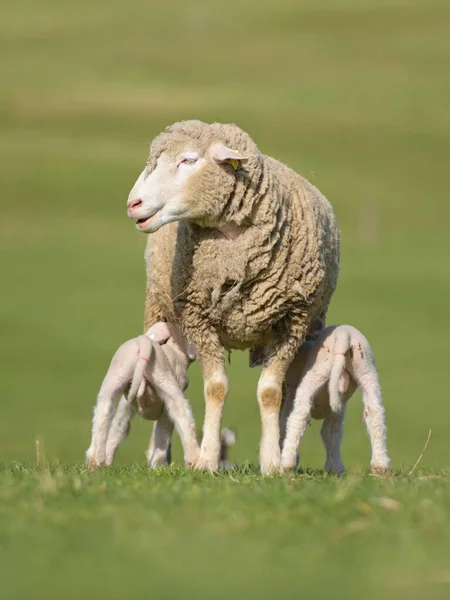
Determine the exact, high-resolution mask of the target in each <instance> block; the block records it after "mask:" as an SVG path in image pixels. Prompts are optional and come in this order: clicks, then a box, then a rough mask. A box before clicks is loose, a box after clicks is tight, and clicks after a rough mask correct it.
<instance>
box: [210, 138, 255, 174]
mask: <svg viewBox="0 0 450 600" xmlns="http://www.w3.org/2000/svg"><path fill="white" fill-rule="evenodd" d="M211 156H212V159H213V160H215V161H216V162H217V163H219V164H222V163H230V164H231V165H232V166H233V168H234V169H237V168H238V167H239V166H240V165H241V164H243V163H246V162H247V161H248V156H242V154H241V153H240V152H238V151H237V150H233V149H232V148H228V146H225V145H224V144H220V143H217V144H213V146H212V148H211Z"/></svg>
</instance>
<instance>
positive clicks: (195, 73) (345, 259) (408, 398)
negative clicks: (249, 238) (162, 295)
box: [0, 0, 450, 600]
mask: <svg viewBox="0 0 450 600" xmlns="http://www.w3.org/2000/svg"><path fill="white" fill-rule="evenodd" d="M449 31H450V6H449V5H448V3H447V2H444V1H437V0H436V1H435V0H430V1H425V0H392V1H391V2H376V1H375V0H362V1H361V2H353V1H350V0H344V1H343V2H339V3H335V2H332V1H331V0H320V1H314V2H313V1H312V0H302V1H301V2H294V1H291V0H281V1H280V2H269V1H268V0H260V1H259V2H256V1H255V0H244V1H242V2H237V0H230V1H229V2H227V3H226V4H218V3H214V2H206V1H205V0H192V2H190V3H181V2H176V1H175V0H168V1H167V2H161V3H154V2H148V3H145V4H142V3H141V2H137V1H136V0H128V1H127V2H125V1H124V0H115V1H114V2H106V1H105V0H98V1H97V2H95V3H92V2H87V1H86V0H80V1H79V2H77V3H68V2H56V0H41V1H40V2H32V1H31V0H18V1H17V2H15V3H7V5H6V6H4V7H3V10H2V19H1V21H0V50H1V55H2V60H1V61H0V77H1V86H0V160H1V166H2V168H1V169H0V189H1V203H0V210H1V218H0V250H1V256H2V261H1V286H2V294H1V302H0V327H1V332H2V333H1V336H0V353H1V356H0V361H1V365H2V367H1V378H0V389H1V398H2V408H1V418H0V456H1V458H2V462H1V466H0V507H1V511H0V514H1V518H0V553H1V554H0V556H1V564H2V594H3V595H4V597H5V598H11V599H16V598H17V599H19V598H29V597H31V596H34V597H37V598H40V597H45V598H47V599H48V600H50V599H51V598H60V597H65V598H103V597H105V598H106V597H108V598H123V597H127V598H130V600H131V599H133V598H142V597H143V596H144V595H151V594H154V595H155V597H158V598H172V597H180V596H184V595H187V596H190V595H192V596H194V595H195V596H197V597H198V598H216V597H217V598H222V597H229V596H231V595H233V596H236V597H239V598H240V597H242V598H252V597H262V598H274V597H278V596H280V595H282V596H283V597H287V598H290V597H297V596H301V595H303V596H305V597H307V598H314V597H318V598H321V597H325V596H332V597H333V598H340V597H342V598H344V597H345V598H348V597H355V598H358V597H360V596H361V595H364V596H365V597H367V598H378V597H380V596H381V595H382V594H383V595H384V597H386V598H391V597H392V598H403V597H405V598H406V597H408V598H421V597H425V596H426V597H427V598H440V597H442V598H444V597H448V594H449V590H450V587H449V586H450V561H449V558H448V557H449V556H450V542H449V540H450V537H449V534H450V518H449V514H450V513H449V509H450V495H449V483H450V471H449V466H450V464H449V456H450V443H449V440H450V438H449V434H448V424H449V419H450V406H449V399H448V391H447V389H448V386H447V379H446V374H447V370H448V365H447V362H448V343H447V337H448V334H449V333H450V327H449V325H450V319H449V316H448V306H449V302H448V298H449V296H450V260H449V257H450V236H449V226H448V223H449V219H450V203H449V202H448V190H449V185H448V183H449V177H448V160H449V154H450V113H449V111H448V106H449V103H450V78H449V75H448V65H449V61H450V35H449ZM187 118H200V119H202V120H205V121H213V120H216V121H221V122H228V121H232V122H235V123H237V124H238V125H240V126H241V127H242V128H244V129H245V130H247V131H248V132H249V133H250V134H251V135H252V136H253V138H254V139H255V141H256V142H257V143H258V145H259V147H260V149H261V150H262V151H263V152H264V153H267V154H270V155H272V156H274V157H276V158H278V159H280V160H282V161H283V162H285V163H287V164H288V165H289V166H290V167H292V168H293V169H295V170H297V171H299V172H300V173H302V174H303V175H305V176H306V177H307V178H308V179H310V180H311V181H312V182H313V183H314V184H315V185H317V186H318V187H319V188H320V189H321V191H322V192H323V193H324V194H325V195H326V196H327V197H328V199H329V200H330V201H331V203H332V204H333V206H334V208H335V211H336V214H337V217H338V220H339V224H340V228H341V233H342V268H341V273H340V281H339V285H338V289H337V291H336V293H335V295H334V299H333V301H332V304H331V308H330V312H329V320H328V322H329V323H330V324H331V323H344V322H349V323H351V324H353V325H355V326H356V327H358V328H360V329H361V330H362V331H363V332H364V333H365V335H367V337H368V339H369V340H370V342H371V344H372V346H373V349H374V352H375V356H376V359H377V366H378V369H379V373H380V377H381V382H382V386H383V393H384V400H385V406H386V410H387V423H388V446H389V451H390V455H391V458H392V461H393V467H394V474H393V476H392V477H391V478H388V479H386V480H381V479H378V478H374V477H371V476H368V475H367V473H366V469H367V466H368V462H369V446H368V441H367V439H366V434H365V431H364V426H363V423H362V418H361V416H362V414H361V413H362V410H361V403H360V401H359V396H355V397H354V398H353V399H352V401H351V403H350V406H349V410H348V417H347V420H346V430H345V434H344V446H343V458H344V463H345V464H346V466H347V468H348V469H349V473H348V475H347V476H346V477H345V478H343V479H341V480H338V479H336V478H333V477H327V476H326V475H324V474H323V472H322V471H321V469H322V466H323V451H322V447H321V443H320V439H319V424H318V423H313V425H312V426H311V427H310V428H309V429H308V431H307V434H306V437H305V440H304V443H303V444H302V466H303V468H304V469H305V471H303V472H301V473H300V474H298V475H296V476H289V477H286V478H278V477H275V478H272V479H264V478H262V477H260V476H259V475H258V474H257V472H256V468H255V465H256V462H257V451H258V438H259V413H258V407H257V403H256V394H255V391H256V382H257V378H258V370H257V369H255V370H249V369H248V367H247V363H248V356H247V355H246V354H244V353H238V352H233V353H232V355H231V363H230V365H229V375H230V384H231V391H230V396H229V398H228V401H227V404H226V409H225V418H224V424H225V425H226V426H231V427H234V428H235V429H236V432H237V438H238V439H237V444H236V446H235V447H234V448H233V449H232V455H231V458H232V460H233V461H236V462H238V463H240V464H243V466H242V468H241V469H240V470H239V471H238V472H236V473H234V474H232V475H231V476H230V475H227V474H219V475H217V476H210V475H205V474H198V473H192V472H189V471H187V470H184V469H181V468H179V467H178V466H174V467H173V468H171V469H168V470H160V471H158V472H155V473H148V472H147V471H146V469H145V468H144V450H145V447H146V444H147V441H148V438H149V435H150V427H151V426H150V425H149V424H148V423H145V422H142V421H138V420H136V422H135V423H134V424H133V427H132V434H131V436H130V438H129V439H128V440H127V442H126V443H125V444H124V445H123V447H121V448H120V450H119V453H118V459H117V465H116V466H115V467H114V468H111V469H109V470H107V471H105V472H102V473H94V474H90V473H87V472H86V469H85V467H84V464H83V457H84V451H85V450H86V449H87V447H88V445H89V434H90V421H91V414H92V407H93V404H94V401H95V395H96V393H97V391H98V387H99V385H100V382H101V379H102V377H103V375H104V371H105V369H106V368H107V365H108V362H109V360H110V358H111V356H112V354H113V352H114V350H115V349H116V347H117V346H118V345H119V344H120V343H121V342H122V341H123V340H125V339H127V338H129V337H132V336H134V335H135V334H136V333H138V332H140V331H141V328H142V316H143V304H144V290H145V275H144V260H143V251H144V244H145V238H144V236H143V235H142V234H139V233H138V232H137V231H136V230H135V229H134V224H133V223H132V222H131V221H130V220H128V219H127V217H126V213H125V202H126V198H127V195H128V192H129V190H130V188H131V186H132V184H133V183H134V180H135V179H136V177H137V175H138V174H139V172H140V170H141V169H142V166H143V164H144V162H145V159H146V157H147V152H148V146H149V143H150V141H151V139H152V138H153V137H154V136H155V135H156V134H157V133H158V132H160V131H161V130H162V129H163V128H164V127H165V126H166V125H168V124H170V123H172V122H174V121H177V120H181V119H187ZM187 396H188V398H189V399H190V400H191V401H192V404H193V407H194V411H195V414H196V417H197V419H198V424H199V425H200V423H201V417H202V411H203V400H202V382H201V376H200V372H199V369H198V366H197V365H194V367H193V368H192V369H191V384H190V387H189V390H188V394H187ZM429 429H431V430H432V435H431V439H430V443H429V445H428V448H427V450H426V452H425V454H424V456H423V459H422V460H421V462H420V464H419V466H418V468H417V469H416V470H415V471H414V473H413V474H412V475H411V476H408V475H407V473H408V472H409V470H410V469H411V467H412V465H413V464H414V463H415V461H416V459H417V458H418V456H419V455H420V453H421V451H422V448H423V446H424V443H425V440H426V437H427V433H428V431H429ZM36 440H39V446H40V455H39V463H40V464H39V465H38V466H36ZM174 455H175V460H176V461H177V465H179V464H180V458H181V453H180V447H179V443H178V440H176V443H175V452H174Z"/></svg>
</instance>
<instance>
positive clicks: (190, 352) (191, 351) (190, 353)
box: [184, 342, 197, 361]
mask: <svg viewBox="0 0 450 600" xmlns="http://www.w3.org/2000/svg"><path fill="white" fill-rule="evenodd" d="M184 346H185V350H186V356H187V357H188V358H189V360H190V361H194V360H196V358H197V351H196V350H195V348H194V347H193V346H191V345H190V344H188V342H185V343H184Z"/></svg>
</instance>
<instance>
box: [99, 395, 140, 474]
mask: <svg viewBox="0 0 450 600" xmlns="http://www.w3.org/2000/svg"><path fill="white" fill-rule="evenodd" d="M134 413H135V411H134V408H133V406H132V405H131V404H130V402H128V400H127V399H126V398H125V396H122V398H121V399H120V402H119V405H118V406H117V410H116V414H115V415H114V418H113V420H112V423H111V427H110V429H109V432H108V437H107V439H106V464H107V465H112V464H113V461H114V456H115V454H116V450H117V448H118V446H119V444H121V443H122V442H123V440H124V439H125V438H126V437H127V435H128V434H129V433H130V427H131V419H132V418H133V416H134Z"/></svg>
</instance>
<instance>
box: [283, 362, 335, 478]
mask: <svg viewBox="0 0 450 600" xmlns="http://www.w3.org/2000/svg"><path fill="white" fill-rule="evenodd" d="M326 381H327V373H326V372H324V370H323V368H320V366H319V365H316V364H313V365H308V366H307V367H306V369H305V374H304V375H303V378H302V380H301V382H300V385H299V386H298V388H297V391H296V393H295V398H294V406H293V408H292V410H291V414H290V416H289V418H288V421H287V427H286V437H285V440H284V444H283V451H282V453H281V469H282V470H283V471H291V470H293V469H295V466H296V464H297V463H298V456H297V449H298V446H299V444H300V440H301V438H302V437H303V435H304V433H305V431H306V427H307V426H308V423H309V422H310V420H311V409H312V407H313V402H314V396H315V395H316V394H317V392H318V391H319V390H320V388H321V387H322V386H323V385H324V384H325V383H326Z"/></svg>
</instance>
